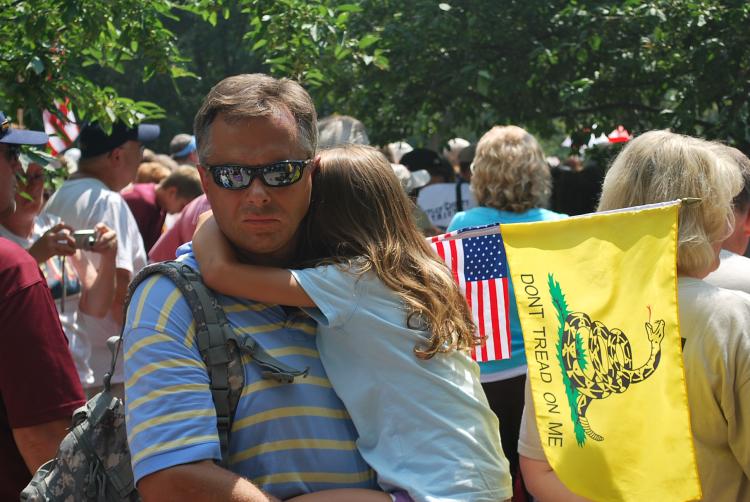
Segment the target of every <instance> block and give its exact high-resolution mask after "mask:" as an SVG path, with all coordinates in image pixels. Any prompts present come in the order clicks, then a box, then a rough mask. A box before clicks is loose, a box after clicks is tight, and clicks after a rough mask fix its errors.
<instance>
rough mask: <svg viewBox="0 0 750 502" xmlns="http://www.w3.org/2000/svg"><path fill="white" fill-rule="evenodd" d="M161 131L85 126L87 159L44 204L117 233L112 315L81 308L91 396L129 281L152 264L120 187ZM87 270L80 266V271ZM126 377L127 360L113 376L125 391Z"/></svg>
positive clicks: (92, 258)
mask: <svg viewBox="0 0 750 502" xmlns="http://www.w3.org/2000/svg"><path fill="white" fill-rule="evenodd" d="M158 136H159V127H158V126H155V125H149V124H141V125H139V126H138V127H135V128H128V127H127V126H125V124H124V123H122V122H117V123H116V124H114V126H113V127H112V131H111V132H110V133H109V134H108V133H106V132H104V130H102V128H101V127H100V126H99V125H97V124H88V125H86V126H84V127H83V129H82V130H81V134H80V136H79V142H80V147H81V160H80V161H79V164H78V171H77V172H76V173H75V174H74V175H73V176H71V177H70V179H68V180H67V181H66V182H65V183H63V184H62V186H61V187H60V189H59V190H58V191H57V192H55V194H54V195H53V196H52V197H51V198H50V200H49V201H48V202H47V205H46V207H45V209H44V211H45V212H47V213H50V214H54V215H57V216H59V217H60V218H61V219H62V220H63V221H64V222H65V223H67V224H68V225H70V226H71V227H72V228H73V229H75V230H85V229H93V228H94V226H95V225H96V224H97V223H99V222H102V223H104V224H105V225H106V226H107V227H109V228H110V229H112V230H114V231H115V233H116V235H117V240H118V246H117V257H116V260H115V266H116V271H115V276H114V278H113V279H114V284H115V286H114V298H113V300H112V302H111V308H110V310H109V314H108V315H106V316H105V317H103V318H95V317H92V316H90V315H87V314H86V313H84V312H82V311H80V310H79V312H78V325H79V328H80V329H79V330H78V333H79V334H80V337H79V338H80V339H77V340H74V341H73V343H74V344H76V345H81V346H85V347H90V354H91V355H90V357H89V362H88V366H89V367H90V368H91V370H93V374H94V383H93V384H90V383H84V387H85V388H86V392H87V394H88V395H89V396H93V395H94V394H96V393H97V392H99V390H101V388H102V385H103V382H102V378H103V377H104V374H105V373H106V372H107V371H109V368H110V363H111V360H112V355H111V352H110V350H109V348H108V347H107V339H108V338H109V337H110V336H114V335H117V334H118V333H119V332H120V328H121V326H122V320H123V302H124V299H125V293H126V291H127V286H128V283H129V282H130V279H131V277H132V276H133V274H135V273H136V272H138V271H139V270H140V269H141V268H142V267H143V266H145V265H146V251H145V250H144V247H143V239H141V235H140V233H139V232H138V224H137V223H136V221H135V218H133V214H132V213H131V212H130V209H128V206H127V204H126V203H125V201H124V200H123V198H122V196H120V193H119V191H120V190H122V189H123V188H125V186H127V185H128V184H129V183H131V182H132V181H133V180H134V179H135V173H136V171H137V169H138V165H139V164H140V162H141V157H142V154H143V150H142V148H143V143H144V142H147V141H152V140H155V139H156V138H157V137H158ZM81 255H82V256H81V260H80V262H81V267H82V269H83V267H85V268H87V269H88V268H90V267H89V265H93V270H95V272H94V273H96V274H99V273H101V270H100V267H99V265H100V260H101V257H100V256H99V255H97V254H94V253H91V252H88V251H86V252H83V253H81ZM81 272H82V270H79V275H80V273H81ZM122 381H123V378H122V364H119V365H118V368H117V372H116V373H115V375H114V377H113V378H112V382H113V383H114V384H115V385H114V386H113V388H114V389H115V392H117V393H122Z"/></svg>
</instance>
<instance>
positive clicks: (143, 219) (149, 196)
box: [122, 183, 167, 253]
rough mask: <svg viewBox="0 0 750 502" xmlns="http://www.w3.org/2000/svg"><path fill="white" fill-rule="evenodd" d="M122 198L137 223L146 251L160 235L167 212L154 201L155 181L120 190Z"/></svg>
mask: <svg viewBox="0 0 750 502" xmlns="http://www.w3.org/2000/svg"><path fill="white" fill-rule="evenodd" d="M122 198H123V199H125V202H127V203H128V207H130V211H131V212H132V213H133V216H135V221H136V223H138V230H140V232H141V237H143V246H144V247H145V248H146V253H148V252H149V251H150V250H151V248H152V247H153V245H154V244H155V243H156V241H157V240H158V239H159V236H160V235H161V229H162V227H164V220H165V219H166V218H167V212H166V211H164V210H163V209H161V208H160V207H159V204H157V203H156V183H135V184H133V185H131V186H130V187H128V188H126V189H125V190H123V191H122Z"/></svg>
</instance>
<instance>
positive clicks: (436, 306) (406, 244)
mask: <svg viewBox="0 0 750 502" xmlns="http://www.w3.org/2000/svg"><path fill="white" fill-rule="evenodd" d="M412 209H413V202H411V200H409V198H408V197H407V196H406V194H405V193H404V191H403V189H402V188H401V185H400V184H399V182H398V179H397V178H396V175H395V174H394V172H393V169H392V168H391V166H390V164H389V163H388V161H387V160H386V158H385V157H384V156H383V154H382V153H380V152H379V151H377V150H376V149H374V148H371V147H367V146H360V145H348V146H342V147H337V148H332V149H330V150H323V151H322V152H320V169H319V171H318V173H316V175H315V180H314V182H313V191H312V201H311V203H310V211H309V213H308V215H307V220H306V223H305V232H306V235H305V236H304V238H303V239H302V242H304V243H305V249H303V256H304V257H306V258H307V259H308V263H310V262H312V263H315V264H321V263H340V264H343V265H354V263H353V260H355V259H357V258H361V260H360V261H361V264H360V261H358V262H357V263H356V269H355V270H356V271H357V272H358V273H365V272H367V271H370V270H372V271H373V272H374V273H375V274H376V275H377V276H378V277H379V278H380V280H381V281H383V283H385V285H386V286H388V287H389V288H390V289H391V290H393V291H394V292H395V293H396V294H397V295H398V296H399V297H400V298H401V299H402V300H403V302H404V305H405V306H406V310H407V324H408V326H409V327H410V328H414V329H426V331H428V332H429V333H430V336H429V338H428V339H427V341H426V342H425V343H423V344H419V345H417V346H416V347H415V348H414V352H415V354H416V355H417V357H419V358H421V359H429V358H430V357H432V356H434V355H435V354H436V353H437V352H447V351H450V350H455V349H459V350H463V349H468V348H470V347H473V346H475V345H478V344H479V343H481V339H480V338H478V337H476V336H475V329H474V323H473V321H472V318H471V313H470V312H469V308H468V306H467V304H466V300H464V298H463V296H462V295H461V292H460V291H459V289H458V286H457V285H456V283H455V282H454V281H453V278H452V277H451V274H450V272H449V271H448V269H447V267H446V266H445V264H444V263H443V261H442V260H441V259H440V258H439V257H438V256H437V254H436V253H435V251H434V250H433V249H432V248H431V247H430V245H429V244H428V243H427V241H426V240H425V238H424V236H423V235H422V234H421V233H420V232H419V230H418V229H417V226H416V224H415V223H414V218H413V216H412Z"/></svg>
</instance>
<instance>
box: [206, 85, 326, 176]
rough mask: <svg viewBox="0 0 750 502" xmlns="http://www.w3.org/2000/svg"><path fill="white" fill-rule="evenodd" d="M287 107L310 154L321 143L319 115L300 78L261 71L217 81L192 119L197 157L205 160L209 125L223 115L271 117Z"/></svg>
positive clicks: (236, 118) (232, 118)
mask: <svg viewBox="0 0 750 502" xmlns="http://www.w3.org/2000/svg"><path fill="white" fill-rule="evenodd" d="M285 110H288V111H289V113H291V114H292V117H294V121H295V122H296V124H297V134H298V138H297V139H298V141H299V144H300V146H301V147H302V149H304V150H305V153H306V155H307V157H309V158H312V157H313V156H314V155H315V151H316V150H317V147H318V126H317V121H318V117H317V114H316V112H315V105H314V104H313V102H312V99H311V98H310V95H309V94H308V93H307V91H305V89H303V88H302V86H301V85H300V84H298V83H297V82H295V81H293V80H290V79H288V78H282V79H276V78H273V77H270V76H268V75H263V74H261V73H253V74H242V75H235V76H233V77H227V78H225V79H224V80H222V81H221V82H219V83H218V84H216V85H215V86H214V87H213V88H212V89H211V90H210V91H209V93H208V95H207V96H206V99H204V100H203V104H202V105H201V107H200V109H199V110H198V113H197V114H196V115H195V121H194V122H193V131H194V133H195V139H196V142H197V144H198V158H199V159H200V160H201V162H205V159H206V157H207V156H208V153H209V150H210V148H211V145H210V136H209V128H210V126H211V124H212V123H213V122H214V120H216V117H217V116H219V115H221V116H222V118H223V119H224V120H225V121H227V122H229V123H232V122H237V121H241V120H248V119H252V118H258V117H269V116H271V115H273V114H274V113H278V112H283V111H285Z"/></svg>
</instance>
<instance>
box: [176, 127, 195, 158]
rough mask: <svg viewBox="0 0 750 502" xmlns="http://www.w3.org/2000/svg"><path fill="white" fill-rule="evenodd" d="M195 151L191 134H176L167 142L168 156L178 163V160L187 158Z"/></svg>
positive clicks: (193, 138) (193, 137)
mask: <svg viewBox="0 0 750 502" xmlns="http://www.w3.org/2000/svg"><path fill="white" fill-rule="evenodd" d="M195 150H196V146H195V136H193V135H192V134H184V133H180V134H176V135H175V136H174V138H172V141H170V142H169V156H170V157H172V158H173V159H175V160H177V161H178V162H179V160H180V159H185V158H187V156H188V155H190V154H191V153H193V152H194V151H195Z"/></svg>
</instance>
